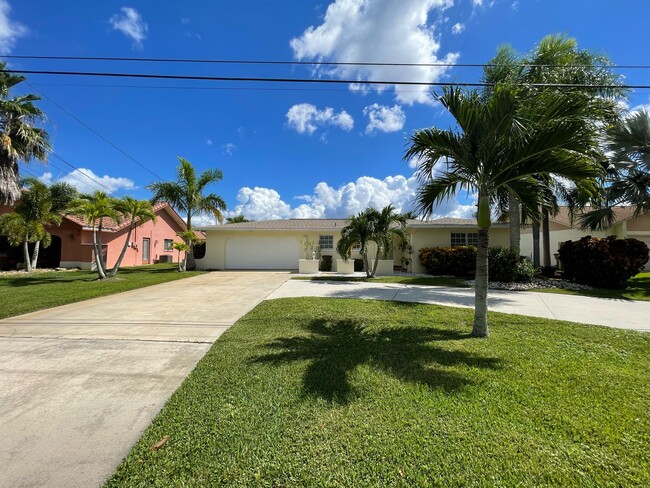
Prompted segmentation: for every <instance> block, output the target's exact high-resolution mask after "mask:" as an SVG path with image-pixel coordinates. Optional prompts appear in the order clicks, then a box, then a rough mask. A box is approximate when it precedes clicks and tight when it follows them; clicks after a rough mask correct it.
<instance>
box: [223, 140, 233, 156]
mask: <svg viewBox="0 0 650 488" xmlns="http://www.w3.org/2000/svg"><path fill="white" fill-rule="evenodd" d="M221 147H222V148H223V152H224V154H227V155H228V156H232V153H234V152H235V149H237V146H236V145H235V144H233V143H232V142H228V143H226V144H224V145H223V146H221Z"/></svg>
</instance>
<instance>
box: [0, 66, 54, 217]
mask: <svg viewBox="0 0 650 488" xmlns="http://www.w3.org/2000/svg"><path fill="white" fill-rule="evenodd" d="M4 68H5V63H0V204H5V205H13V204H14V202H15V201H16V200H18V199H19V198H20V185H19V170H18V162H19V161H21V160H22V161H24V162H29V161H31V160H32V159H38V160H40V161H46V160H47V154H48V151H49V150H50V144H49V136H48V134H47V132H46V131H45V129H42V128H40V127H36V126H35V124H38V123H41V122H43V120H44V118H45V116H44V114H43V112H42V111H41V110H40V109H39V108H38V107H36V105H34V102H36V101H38V100H40V98H39V97H37V96H36V95H29V94H28V95H20V96H17V97H14V98H11V90H12V89H13V88H14V87H16V85H18V84H19V83H21V82H23V81H25V77H24V76H20V75H14V74H12V73H6V72H4V71H3V70H4Z"/></svg>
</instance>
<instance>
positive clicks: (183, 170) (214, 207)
mask: <svg viewBox="0 0 650 488" xmlns="http://www.w3.org/2000/svg"><path fill="white" fill-rule="evenodd" d="M178 161H179V162H180V164H179V165H178V168H177V178H176V181H165V182H160V183H152V184H151V185H149V186H147V189H149V190H151V191H152V192H153V194H154V196H153V198H152V199H151V202H152V203H157V202H160V201H164V202H167V203H169V204H170V205H171V206H172V207H174V209H175V210H176V211H177V212H179V213H183V214H185V215H186V221H185V222H186V224H187V229H188V230H192V217H194V216H195V215H206V214H209V215H212V216H214V217H215V218H216V219H217V222H219V223H221V222H223V214H222V212H223V211H224V210H226V203H225V202H224V200H223V199H222V198H221V197H220V196H219V195H217V194H215V193H209V194H207V195H205V194H204V192H205V190H206V187H208V186H209V185H211V184H213V183H217V182H218V181H221V180H222V179H223V173H222V172H221V171H220V170H218V169H207V170H205V171H203V172H202V173H201V174H200V175H199V176H198V177H197V176H196V170H195V169H194V166H192V163H190V162H189V161H187V160H186V159H183V158H178ZM187 244H189V245H190V247H192V249H191V250H190V252H189V255H188V269H193V268H194V254H193V246H192V243H191V242H188V243H187Z"/></svg>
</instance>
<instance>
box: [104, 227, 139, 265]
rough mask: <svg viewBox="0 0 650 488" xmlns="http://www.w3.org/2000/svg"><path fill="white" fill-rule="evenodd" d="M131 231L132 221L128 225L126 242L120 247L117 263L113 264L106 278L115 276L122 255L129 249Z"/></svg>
mask: <svg viewBox="0 0 650 488" xmlns="http://www.w3.org/2000/svg"><path fill="white" fill-rule="evenodd" d="M132 231H133V221H131V224H130V225H129V232H127V234H126V241H124V246H122V251H121V252H120V256H119V257H118V258H117V262H116V263H115V266H113V269H111V271H110V273H109V274H108V276H110V277H111V278H112V277H113V276H115V275H116V274H117V271H118V270H119V269H120V264H122V259H124V255H125V254H126V250H127V248H128V247H129V241H130V240H131V232H132Z"/></svg>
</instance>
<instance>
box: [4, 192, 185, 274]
mask: <svg viewBox="0 0 650 488" xmlns="http://www.w3.org/2000/svg"><path fill="white" fill-rule="evenodd" d="M153 209H154V212H155V214H156V216H157V220H156V222H155V223H153V222H151V221H150V222H145V223H144V224H142V225H139V226H137V227H136V228H135V229H133V231H132V233H131V238H130V244H129V247H128V248H127V250H126V253H125V255H124V259H123V260H122V264H121V266H138V265H142V264H153V263H158V262H177V261H178V252H177V251H174V250H173V249H172V244H173V242H174V241H179V242H180V241H182V239H181V238H180V237H178V236H177V235H176V233H177V232H182V231H184V230H185V229H186V228H187V227H186V225H185V222H184V221H183V219H182V218H181V217H180V216H179V215H178V214H177V213H176V212H175V211H174V209H173V208H172V207H171V206H170V205H169V204H168V203H158V204H157V205H155V206H154V208H153ZM11 211H12V208H11V207H7V206H4V207H0V214H3V213H7V212H11ZM128 227H129V221H123V222H121V223H119V224H118V223H117V222H113V221H112V220H110V219H105V220H104V228H103V230H102V251H103V253H104V258H105V260H106V265H107V266H108V267H112V266H113V265H114V264H115V262H116V261H117V258H118V257H119V255H120V252H121V251H122V247H123V246H124V242H125V241H126V235H127V233H128V230H129V229H128ZM47 230H48V232H49V233H50V234H51V235H52V244H51V245H50V247H48V248H46V249H43V248H41V250H40V252H39V264H38V267H41V268H57V267H61V268H82V269H92V268H93V267H94V263H95V259H94V254H95V253H94V251H93V231H92V226H91V225H89V223H88V222H87V221H86V220H85V219H83V218H80V217H77V216H74V215H66V216H65V217H63V222H62V223H61V225H60V226H58V227H56V226H52V227H49V228H48V229H47ZM22 261H23V251H22V247H11V246H9V243H8V242H7V239H6V238H5V237H2V236H0V269H15V268H16V264H17V263H19V262H22Z"/></svg>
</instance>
